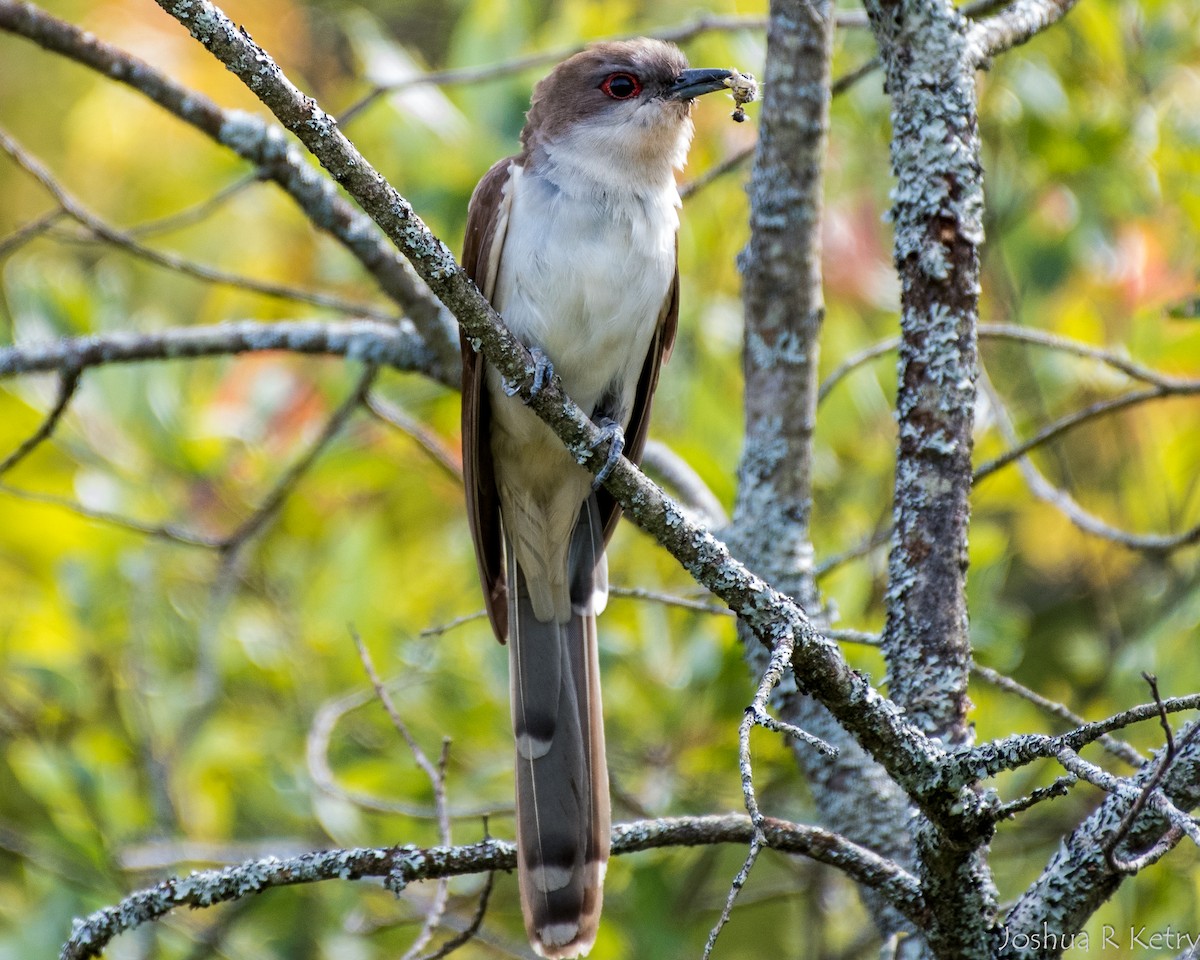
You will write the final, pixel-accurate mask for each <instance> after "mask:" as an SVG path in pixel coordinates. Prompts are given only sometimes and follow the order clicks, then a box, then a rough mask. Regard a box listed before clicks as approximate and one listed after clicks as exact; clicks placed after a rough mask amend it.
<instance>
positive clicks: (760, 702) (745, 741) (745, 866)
mask: <svg viewBox="0 0 1200 960" xmlns="http://www.w3.org/2000/svg"><path fill="white" fill-rule="evenodd" d="M791 656H792V650H791V646H790V644H788V643H781V644H779V645H778V646H777V647H776V648H775V649H774V650H773V651H772V652H771V659H770V662H769V664H768V666H767V669H766V671H765V672H764V673H763V677H762V680H761V681H760V682H759V685H758V689H757V690H756V691H755V694H754V699H753V701H751V703H750V706H748V707H747V708H746V712H745V714H744V715H743V716H742V722H741V723H740V724H739V725H738V769H739V771H740V773H741V779H742V800H743V802H744V803H745V805H746V812H747V813H748V814H749V815H750V822H751V824H753V826H754V833H753V835H752V837H751V839H750V847H749V849H748V850H747V852H746V859H745V860H743V861H742V866H741V868H740V869H739V870H738V872H737V875H736V876H735V877H734V878H733V881H732V882H731V883H730V885H729V894H728V896H727V897H726V898H725V906H724V908H723V909H722V910H721V915H720V917H718V918H717V922H716V923H715V924H714V925H713V928H712V930H711V931H709V934H708V940H707V941H706V942H705V944H704V954H703V958H704V960H708V958H709V957H710V956H711V954H712V951H713V947H715V946H716V943H717V938H718V937H719V936H720V935H721V930H722V929H723V928H724V927H725V924H726V923H728V922H729V918H730V915H731V914H732V912H733V905H734V902H735V901H736V900H737V896H738V894H739V893H740V892H741V890H742V887H744V886H745V884H746V881H747V880H748V879H749V878H750V871H751V870H752V869H753V868H754V864H755V862H756V861H757V860H758V855H759V853H761V852H762V849H763V847H764V846H766V845H767V840H766V835H765V833H764V832H763V824H764V822H765V820H766V817H764V816H763V813H762V811H761V810H760V809H759V806H758V798H757V796H756V795H755V790H754V767H753V764H752V762H751V759H750V731H751V730H752V729H753V728H754V727H756V726H760V727H764V728H765V729H767V730H771V731H773V732H775V733H781V734H784V735H785V736H787V737H790V738H792V739H795V740H800V741H802V742H803V743H806V744H808V745H809V746H811V747H814V748H815V749H816V750H818V751H819V752H820V753H823V754H824V755H825V756H828V757H835V756H837V754H838V750H837V748H836V747H833V746H831V745H830V744H828V743H825V742H824V741H823V740H821V739H820V738H819V737H815V736H813V735H812V734H810V733H808V732H807V731H805V730H801V729H800V728H799V727H796V726H794V725H792V724H789V723H784V722H783V721H781V720H777V719H775V718H774V717H772V716H771V715H770V713H769V712H768V711H767V704H768V702H769V701H770V698H771V692H772V691H773V690H774V689H775V687H777V686H778V685H779V681H780V680H781V679H782V678H783V673H784V670H785V669H787V667H788V666H789V664H790V661H791Z"/></svg>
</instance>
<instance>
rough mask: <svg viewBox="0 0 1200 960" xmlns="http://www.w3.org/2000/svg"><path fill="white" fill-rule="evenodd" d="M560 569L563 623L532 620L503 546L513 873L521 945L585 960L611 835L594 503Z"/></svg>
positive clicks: (602, 577) (602, 587)
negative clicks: (566, 600) (512, 750)
mask: <svg viewBox="0 0 1200 960" xmlns="http://www.w3.org/2000/svg"><path fill="white" fill-rule="evenodd" d="M569 564H570V570H569V581H568V582H569V584H570V593H571V616H570V618H569V619H568V620H567V622H565V623H558V622H556V621H554V620H551V621H549V622H544V621H540V620H538V619H537V618H536V617H535V616H534V615H533V606H532V604H531V603H530V600H529V587H528V584H527V583H526V582H525V574H524V573H523V572H522V571H521V570H520V568H519V567H518V565H517V564H516V562H515V558H514V557H513V550H512V547H511V544H510V545H509V546H508V569H509V572H510V584H509V647H508V648H509V676H510V684H511V687H512V690H511V695H512V721H513V732H514V734H515V737H516V747H517V751H516V752H517V762H516V771H517V776H516V781H517V875H518V879H519V881H520V888H521V909H522V912H523V913H524V915H525V930H526V933H527V934H528V935H529V941H530V943H531V944H532V945H533V948H534V949H535V950H536V951H537V952H538V953H539V954H540V955H542V956H543V957H550V958H558V957H575V956H580V955H583V954H586V953H587V952H588V951H589V950H590V949H591V947H592V943H593V942H594V941H595V939H596V928H597V926H598V924H599V921H600V906H601V902H602V900H603V895H604V891H603V883H604V870H605V866H606V865H607V862H608V847H609V835H610V832H611V814H610V811H609V798H608V768H607V766H606V765H605V759H604V720H603V715H602V713H601V709H600V673H599V660H598V653H597V645H596V614H597V613H598V612H599V611H600V609H602V608H603V605H604V598H605V597H606V595H607V587H608V584H607V567H606V564H605V559H604V544H603V541H602V539H601V534H600V530H599V525H598V522H597V514H596V506H595V499H594V498H591V499H589V501H588V503H586V504H584V507H583V510H582V511H581V512H580V516H579V521H578V523H577V524H576V527H575V532H574V535H573V537H572V541H571V549H570V552H569Z"/></svg>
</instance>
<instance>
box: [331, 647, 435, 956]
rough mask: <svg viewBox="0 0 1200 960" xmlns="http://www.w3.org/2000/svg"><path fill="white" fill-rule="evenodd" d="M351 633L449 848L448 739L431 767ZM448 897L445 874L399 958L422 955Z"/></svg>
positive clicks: (369, 677) (371, 664)
mask: <svg viewBox="0 0 1200 960" xmlns="http://www.w3.org/2000/svg"><path fill="white" fill-rule="evenodd" d="M350 636H351V637H352V638H353V639H354V646H355V648H356V649H357V650H358V658H359V660H361V661H362V665H363V669H364V670H365V671H366V673H367V678H368V679H369V680H370V681H371V686H372V687H373V688H374V690H375V696H376V697H378V698H379V702H380V703H382V704H383V709H384V710H386V711H387V715H388V718H389V719H390V720H391V721H392V726H393V727H395V728H396V731H397V732H398V733H399V734H400V736H401V737H403V738H404V742H405V743H406V744H408V749H409V752H411V753H412V755H413V759H414V760H415V761H416V763H417V766H418V767H420V768H421V772H422V773H424V774H425V776H426V778H427V779H428V780H429V785H430V787H432V789H433V806H434V809H435V810H436V811H437V824H438V839H439V840H440V841H441V842H442V845H443V846H446V847H448V846H450V844H451V843H452V842H453V841H452V840H451V839H450V813H449V809H448V808H447V806H446V758H447V754H448V751H449V749H450V740H449V739H448V738H446V739H443V740H442V752H441V757H440V759H439V761H438V764H437V766H434V765H433V763H431V762H430V760H429V757H428V755H426V753H425V751H424V750H422V749H421V745H420V744H419V743H417V741H416V738H415V737H414V736H413V735H412V732H411V731H410V730H409V729H408V724H406V723H405V722H404V718H403V717H401V716H400V711H399V710H397V709H396V705H395V704H394V703H393V702H392V697H391V694H389V693H388V691H387V687H385V686H384V684H383V681H382V680H380V679H379V674H378V673H376V671H375V664H374V663H373V662H372V660H371V654H370V652H369V651H368V650H367V645H366V644H365V643H363V641H362V637H360V636H359V635H358V631H357V630H355V629H354V628H353V627H351V628H350ZM449 897H450V884H449V880H448V879H447V878H446V877H439V878H438V881H437V888H436V892H435V893H434V896H433V902H432V903H431V904H430V906H429V909H428V910H427V911H426V913H425V919H424V921H423V922H422V924H421V932H420V933H418V934H417V938H416V940H414V941H413V943H412V945H411V946H409V948H408V950H406V951H405V953H404V956H403V957H402V958H401V960H416V958H417V957H419V956H420V955H421V952H422V951H423V950H424V949H425V947H426V945H427V944H428V943H429V941H430V940H432V939H433V934H434V931H435V930H436V929H437V926H438V923H439V922H440V921H441V919H442V915H443V914H444V913H445V912H446V903H447V901H448V900H449Z"/></svg>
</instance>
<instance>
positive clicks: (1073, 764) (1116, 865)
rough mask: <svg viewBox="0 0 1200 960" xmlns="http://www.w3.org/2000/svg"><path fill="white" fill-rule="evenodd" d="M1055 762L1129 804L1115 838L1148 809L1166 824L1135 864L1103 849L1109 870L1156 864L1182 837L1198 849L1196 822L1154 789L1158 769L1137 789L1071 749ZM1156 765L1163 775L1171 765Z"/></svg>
mask: <svg viewBox="0 0 1200 960" xmlns="http://www.w3.org/2000/svg"><path fill="white" fill-rule="evenodd" d="M1198 728H1200V725H1197V726H1193V728H1192V729H1193V730H1196V729H1198ZM1166 757H1167V754H1166V753H1165V752H1164V754H1163V760H1164V761H1165V759H1166ZM1056 759H1057V760H1058V762H1059V763H1060V764H1062V766H1063V768H1064V769H1066V770H1068V771H1069V772H1070V773H1073V774H1075V776H1077V777H1079V779H1080V780H1086V781H1087V782H1088V783H1090V784H1091V785H1092V786H1094V787H1099V788H1100V789H1101V790H1104V791H1106V792H1107V793H1111V794H1115V795H1116V796H1119V797H1122V798H1124V799H1126V800H1129V801H1130V808H1129V811H1134V813H1133V816H1132V817H1131V816H1130V813H1129V811H1127V812H1126V814H1125V817H1123V818H1122V820H1121V824H1120V826H1118V828H1117V830H1116V836H1118V838H1120V837H1124V836H1125V835H1126V833H1127V832H1128V831H1129V829H1130V826H1131V825H1132V823H1133V821H1134V820H1135V819H1136V818H1137V817H1138V816H1139V815H1140V814H1141V813H1142V811H1143V810H1145V809H1146V808H1147V807H1148V808H1149V809H1151V810H1153V811H1154V812H1155V813H1157V814H1159V815H1160V816H1162V817H1163V818H1164V819H1165V820H1166V821H1167V823H1168V824H1169V828H1168V830H1167V834H1166V836H1164V837H1163V838H1161V839H1160V841H1159V842H1158V843H1156V844H1155V845H1154V847H1153V848H1152V850H1153V851H1154V853H1153V855H1152V856H1150V855H1148V854H1142V855H1140V856H1139V857H1137V859H1136V861H1120V860H1119V858H1116V857H1115V856H1114V855H1113V853H1112V851H1111V850H1109V849H1108V848H1107V847H1106V848H1105V851H1104V852H1105V856H1106V859H1108V858H1109V857H1112V858H1113V862H1112V864H1111V867H1112V869H1113V870H1114V871H1115V872H1119V873H1124V872H1127V870H1126V869H1125V868H1126V867H1129V866H1134V865H1135V863H1136V869H1141V868H1142V867H1144V866H1147V865H1149V864H1150V863H1153V862H1155V861H1156V860H1158V859H1160V858H1161V857H1162V855H1163V854H1164V853H1166V852H1167V850H1169V849H1171V847H1173V846H1174V845H1175V843H1177V842H1178V841H1179V840H1180V839H1182V837H1183V836H1185V835H1186V836H1188V837H1190V838H1191V840H1192V842H1193V843H1195V844H1196V845H1197V846H1200V823H1197V822H1196V821H1195V820H1193V819H1192V818H1191V817H1189V816H1188V815H1187V814H1186V813H1184V812H1183V811H1182V810H1180V809H1179V808H1178V807H1176V806H1175V804H1173V803H1171V801H1170V800H1168V799H1167V797H1166V796H1165V795H1164V794H1163V793H1162V791H1160V790H1159V789H1158V788H1157V784H1158V783H1159V781H1160V780H1161V776H1160V774H1159V770H1158V769H1156V770H1155V772H1154V775H1153V776H1152V777H1151V778H1150V780H1149V781H1147V783H1146V784H1144V785H1143V786H1142V787H1137V786H1134V785H1133V784H1132V783H1130V782H1129V781H1128V780H1127V779H1125V778H1124V777H1114V776H1113V775H1112V774H1111V773H1109V772H1108V771H1107V770H1103V769H1101V768H1100V767H1098V766H1096V765H1095V764H1094V763H1089V762H1088V761H1087V760H1084V759H1083V757H1081V756H1079V754H1078V753H1076V752H1075V751H1074V750H1071V749H1070V748H1064V749H1062V750H1061V751H1059V753H1058V754H1057V755H1056ZM1159 766H1160V769H1162V771H1163V772H1164V773H1165V771H1166V768H1167V767H1168V766H1170V764H1168V763H1164V762H1163V761H1160V765H1159ZM1151 784H1154V786H1151ZM1147 788H1149V789H1147ZM1126 818H1128V820H1129V823H1126V822H1125V820H1126Z"/></svg>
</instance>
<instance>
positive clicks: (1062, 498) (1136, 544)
mask: <svg viewBox="0 0 1200 960" xmlns="http://www.w3.org/2000/svg"><path fill="white" fill-rule="evenodd" d="M980 382H981V383H982V385H983V389H984V393H985V395H986V396H987V398H988V401H989V403H990V404H991V406H992V410H993V412H994V413H995V416H996V423H997V425H998V426H999V428H1000V431H1001V433H1003V434H1004V436H1005V438H1006V439H1007V440H1008V441H1009V443H1012V444H1014V445H1015V446H1014V448H1013V450H1011V451H1010V452H1009V453H1007V454H1005V455H1004V456H1003V457H998V458H997V459H996V460H993V461H991V462H990V463H988V464H984V466H982V467H980V468H979V469H978V470H977V471H976V472H975V477H976V481H978V480H979V479H981V477H983V476H987V475H988V474H989V473H991V472H993V471H994V470H995V469H999V466H1003V465H1004V463H1009V462H1012V460H1014V459H1015V460H1016V461H1017V465H1018V469H1020V471H1021V475H1022V477H1024V479H1025V482H1026V484H1027V485H1028V486H1029V489H1030V490H1031V491H1032V492H1033V495H1034V496H1035V497H1037V498H1038V499H1039V500H1043V501H1045V502H1047V503H1050V504H1052V505H1054V506H1055V507H1057V508H1058V509H1059V510H1060V511H1061V512H1062V513H1063V514H1064V515H1065V516H1066V517H1067V519H1068V520H1070V521H1071V522H1072V523H1073V524H1075V526H1077V527H1078V528H1079V529H1080V530H1083V531H1084V532H1085V533H1089V534H1091V535H1092V536H1096V537H1102V538H1104V539H1106V540H1111V541H1112V542H1113V543H1119V544H1120V545H1121V546H1124V547H1128V548H1129V549H1131V550H1145V551H1151V552H1156V553H1167V552H1170V551H1172V550H1177V549H1179V548H1181V547H1186V546H1190V545H1192V544H1194V543H1196V542H1200V524H1196V525H1195V526H1193V527H1191V528H1189V529H1187V530H1183V531H1181V532H1180V533H1175V534H1138V533H1131V532H1129V531H1127V530H1121V529H1119V528H1117V527H1114V526H1112V525H1111V524H1108V523H1105V522H1104V521H1103V520H1101V519H1100V518H1098V517H1096V516H1094V515H1093V514H1091V513H1089V512H1088V511H1087V510H1085V509H1084V508H1083V507H1081V506H1080V505H1079V504H1078V503H1076V501H1075V499H1074V498H1073V497H1071V496H1070V494H1068V493H1067V492H1066V491H1064V490H1060V489H1059V488H1058V487H1056V486H1054V484H1052V483H1051V482H1050V481H1049V480H1047V479H1046V478H1045V476H1043V475H1042V473H1041V471H1039V470H1038V469H1037V467H1036V466H1034V464H1033V461H1032V460H1030V459H1029V457H1028V456H1026V454H1027V453H1028V451H1029V450H1030V449H1032V447H1034V446H1035V445H1036V444H1040V443H1044V442H1046V441H1048V440H1050V439H1051V438H1052V437H1054V436H1056V435H1058V434H1059V433H1061V432H1062V431H1064V430H1066V429H1068V428H1069V427H1073V426H1076V425H1078V424H1079V423H1082V422H1084V421H1085V420H1088V419H1091V418H1092V417H1096V416H1100V415H1101V414H1105V413H1111V412H1113V411H1114V410H1117V409H1121V408H1122V407H1126V406H1130V405H1131V404H1132V403H1140V402H1143V401H1145V400H1152V399H1155V398H1157V397H1163V396H1167V395H1168V394H1169V393H1174V392H1176V391H1175V390H1173V389H1172V390H1168V389H1167V388H1165V387H1161V386H1156V387H1150V388H1147V389H1145V390H1136V391H1133V392H1131V393H1127V394H1123V395H1122V396H1120V397H1114V398H1112V399H1109V400H1104V401H1101V402H1099V403H1095V404H1092V405H1091V406H1089V407H1087V408H1085V409H1083V410H1079V411H1076V412H1075V413H1073V414H1070V415H1069V416H1066V417H1063V418H1062V419H1060V420H1058V421H1057V422H1056V423H1053V424H1051V425H1050V426H1048V427H1046V428H1044V429H1042V430H1040V431H1038V434H1037V436H1035V437H1034V438H1032V439H1030V440H1028V441H1026V442H1025V443H1023V444H1018V442H1017V436H1016V431H1015V430H1014V429H1013V425H1012V420H1011V419H1010V417H1009V415H1008V410H1007V408H1006V407H1005V406H1004V402H1003V401H1002V400H1001V399H1000V395H999V393H997V391H996V389H995V387H993V386H992V384H991V382H990V381H989V380H988V377H987V375H986V373H985V372H983V371H982V369H981V371H980ZM1196 387H1197V392H1200V383H1197V384H1196ZM1000 461H1003V463H1001V462H1000ZM997 464H998V465H997ZM994 465H997V466H994Z"/></svg>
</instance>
